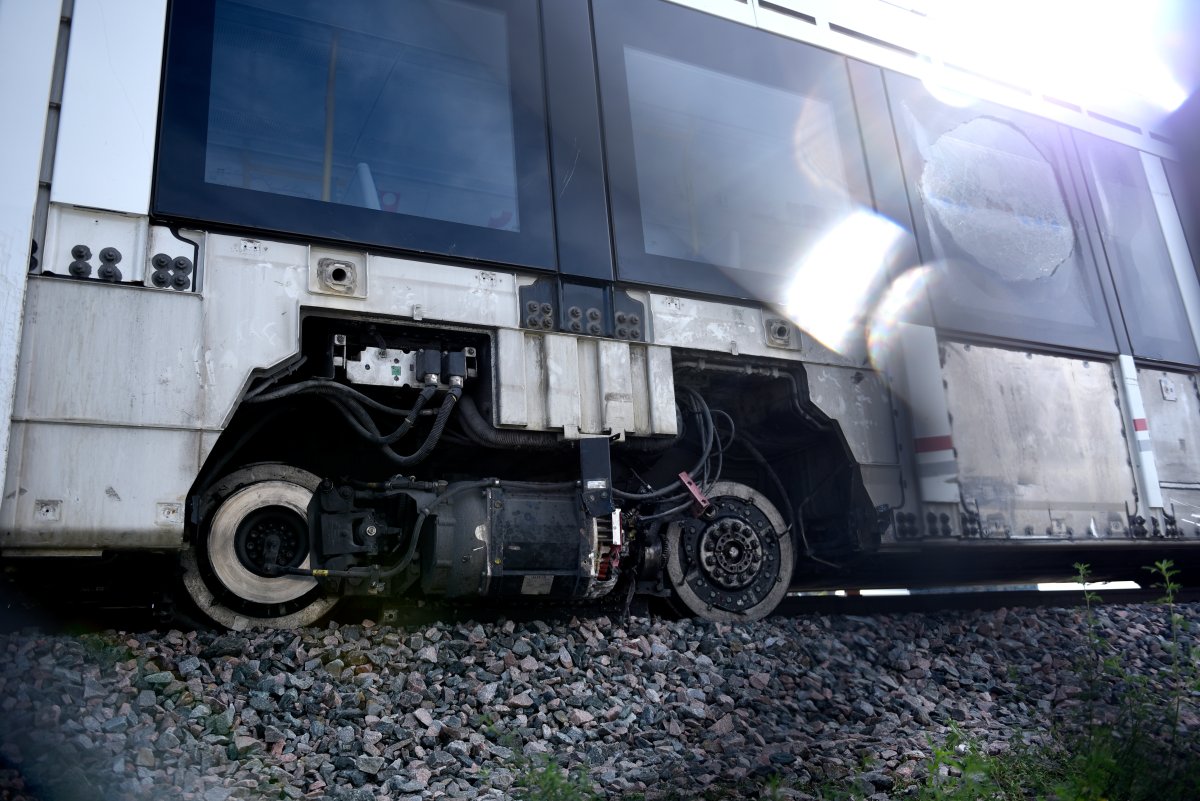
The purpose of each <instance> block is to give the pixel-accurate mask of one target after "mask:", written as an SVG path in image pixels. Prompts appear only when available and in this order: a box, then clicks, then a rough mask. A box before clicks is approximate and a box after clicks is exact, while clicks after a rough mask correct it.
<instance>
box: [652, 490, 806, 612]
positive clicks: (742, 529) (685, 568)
mask: <svg viewBox="0 0 1200 801" xmlns="http://www.w3.org/2000/svg"><path fill="white" fill-rule="evenodd" d="M708 497H709V499H710V500H711V501H712V505H713V509H714V511H715V518H714V519H712V520H701V519H696V518H680V519H678V520H676V521H675V522H674V523H671V524H670V525H669V526H668V528H667V531H666V534H665V536H664V551H665V555H666V568H667V578H668V579H669V580H670V582H671V585H672V587H673V588H674V590H675V592H676V593H678V597H679V600H681V601H682V602H683V603H684V604H685V605H686V606H687V607H688V608H689V609H690V610H691V611H692V612H694V613H696V614H697V615H699V616H701V617H703V618H705V619H707V620H716V621H727V622H737V621H747V620H757V619H759V618H761V617H763V616H764V615H766V614H768V613H769V612H770V611H771V610H772V609H774V608H775V606H776V605H777V604H778V603H779V601H780V600H781V599H782V598H783V596H784V595H785V594H786V593H787V589H788V584H789V582H790V581H791V576H792V541H791V535H790V534H789V533H788V531H787V528H786V526H785V525H784V523H783V518H782V517H781V516H780V514H779V512H778V511H777V510H776V509H775V507H774V505H772V504H771V502H770V501H769V500H767V499H766V498H765V497H764V496H763V495H762V494H761V493H759V492H756V491H755V490H753V489H751V488H750V487H747V486H745V485H744V484H737V483H735V482H731V481H722V482H718V483H717V484H715V485H714V486H713V487H712V489H711V490H710V491H709V493H708Z"/></svg>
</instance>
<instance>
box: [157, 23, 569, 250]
mask: <svg viewBox="0 0 1200 801" xmlns="http://www.w3.org/2000/svg"><path fill="white" fill-rule="evenodd" d="M457 1H458V2H462V3H465V4H468V5H474V6H479V7H482V8H486V9H489V10H500V11H504V12H505V13H506V14H507V15H508V23H509V24H508V28H507V33H508V58H509V81H510V84H509V87H510V102H511V109H512V114H513V129H514V130H513V135H514V151H515V152H514V158H515V169H516V178H517V197H518V208H519V210H520V219H521V223H520V230H519V231H517V232H513V231H505V230H500V229H491V228H485V227H482V226H475V225H469V224H465V223H458V222H451V221H446V220H439V219H434V218H429V217H420V216H415V215H406V214H398V213H393V212H386V211H376V210H372V209H368V208H363V207H359V206H352V205H345V204H340V203H330V202H325V201H321V200H314V199H309V198H300V197H293V196H287V195H280V194H273V193H269V192H261V191H257V190H252V189H245V188H240V187H233V186H227V185H223V184H215V183H208V182H207V181H205V162H206V158H207V142H208V120H209V103H210V88H211V80H212V50H213V43H214V21H215V11H216V4H217V2H218V0H193V1H191V2H187V3H183V2H176V3H172V4H171V8H170V13H169V15H168V23H167V35H166V56H165V60H164V70H163V82H162V87H163V88H162V94H161V103H160V109H159V130H158V148H157V153H156V156H155V171H154V183H153V192H152V197H151V214H152V215H153V216H155V217H156V218H159V219H163V220H167V221H176V222H196V223H204V224H214V225H220V226H227V227H229V228H232V229H241V230H250V231H254V232H255V233H256V234H263V233H271V234H278V235H282V236H285V237H294V238H301V239H304V240H306V241H324V242H335V243H338V244H341V245H347V244H349V245H352V246H353V247H356V248H357V247H362V248H380V249H386V250H402V251H409V252H415V253H421V254H429V255H437V256H442V257H448V258H452V259H469V260H473V261H474V260H478V261H485V262H494V263H500V264H508V265H514V266H518V267H522V268H530V269H535V270H554V269H556V267H557V256H556V250H555V237H554V210H553V197H552V192H551V184H550V143H549V135H548V124H547V111H546V100H545V98H546V88H545V83H546V76H545V74H544V68H543V64H544V62H543V55H542V31H541V17H540V13H539V11H540V10H539V7H538V2H537V0H457Z"/></svg>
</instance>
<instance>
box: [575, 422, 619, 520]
mask: <svg viewBox="0 0 1200 801" xmlns="http://www.w3.org/2000/svg"><path fill="white" fill-rule="evenodd" d="M579 474H580V476H581V477H582V479H583V508H584V509H586V510H587V513H588V515H590V516H591V517H611V516H612V513H613V512H615V511H616V510H617V507H616V506H615V505H614V504H613V497H612V454H611V453H610V452H609V447H608V437H585V438H583V439H581V440H579Z"/></svg>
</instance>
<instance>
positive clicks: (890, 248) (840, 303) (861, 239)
mask: <svg viewBox="0 0 1200 801" xmlns="http://www.w3.org/2000/svg"><path fill="white" fill-rule="evenodd" d="M909 236H911V235H910V234H909V233H908V232H907V231H905V230H904V229H903V228H901V227H900V226H899V225H897V224H896V223H894V222H892V221H891V220H889V219H887V218H886V217H882V216H880V215H878V214H875V213H874V212H871V211H867V210H865V209H858V210H855V211H853V212H851V213H850V214H848V215H847V216H846V217H844V218H843V219H842V220H841V221H840V222H838V223H837V224H836V225H834V226H833V227H832V228H831V229H830V230H829V231H828V232H827V233H826V234H825V235H824V236H823V237H821V239H820V240H818V241H817V242H816V244H814V245H813V246H812V248H811V249H809V251H808V252H807V253H806V254H805V255H804V257H803V259H802V260H801V262H800V264H799V266H798V267H797V269H796V274H795V277H794V278H793V279H792V284H791V286H790V288H789V289H788V293H787V306H786V309H787V314H788V316H789V317H790V318H791V319H792V320H793V321H794V322H795V323H796V324H797V325H799V326H800V327H801V328H803V329H804V330H806V331H807V332H808V333H809V334H810V335H811V336H812V337H814V338H815V339H816V340H817V341H819V342H820V343H821V344H822V345H824V346H825V347H827V348H829V349H830V350H833V351H837V352H839V353H843V352H845V351H846V350H847V348H848V347H849V346H851V345H852V344H854V343H855V341H856V340H858V341H861V336H862V327H863V323H864V321H865V320H866V319H867V314H868V312H869V311H870V309H871V307H872V305H873V304H874V301H875V299H876V298H878V297H879V296H880V293H881V292H883V290H884V288H885V286H886V283H887V280H888V272H889V268H890V267H891V266H892V263H893V262H894V260H895V258H896V255H897V254H898V253H899V251H900V248H901V246H902V245H903V243H904V242H905V239H906V238H907V237H909Z"/></svg>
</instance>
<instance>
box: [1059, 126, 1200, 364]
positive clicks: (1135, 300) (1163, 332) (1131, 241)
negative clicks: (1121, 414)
mask: <svg viewBox="0 0 1200 801" xmlns="http://www.w3.org/2000/svg"><path fill="white" fill-rule="evenodd" d="M1075 140H1076V142H1077V143H1078V145H1079V150H1080V153H1081V155H1082V156H1083V161H1084V166H1085V171H1086V173H1087V175H1088V178H1089V181H1090V183H1091V188H1092V192H1093V197H1092V203H1093V206H1094V207H1095V211H1096V217H1097V218H1098V220H1099V221H1100V236H1101V238H1102V240H1103V242H1104V252H1105V255H1106V256H1107V258H1108V265H1109V269H1110V270H1112V273H1113V280H1114V281H1115V282H1116V285H1117V298H1118V300H1119V302H1120V306H1121V314H1122V316H1123V317H1124V319H1125V327H1126V329H1127V330H1128V331H1129V338H1130V341H1131V342H1132V344H1133V355H1135V356H1141V357H1144V358H1148V359H1160V360H1166V361H1174V362H1186V363H1190V364H1195V363H1196V357H1197V354H1196V345H1195V342H1194V341H1193V339H1192V330H1191V327H1190V326H1189V325H1188V319H1187V312H1186V311H1185V309H1184V306H1183V299H1182V298H1181V297H1180V293H1179V283H1178V281H1177V280H1176V278H1175V268H1174V266H1173V265H1172V264H1171V255H1170V253H1169V252H1168V251H1167V243H1166V240H1165V239H1164V238H1163V232H1162V227H1161V226H1160V225H1159V221H1158V212H1157V210H1156V209H1155V207H1154V197H1153V196H1152V195H1151V194H1150V186H1149V184H1148V183H1147V182H1146V172H1145V169H1144V168H1143V167H1142V159H1141V156H1140V155H1139V154H1138V152H1137V151H1136V150H1133V149H1131V148H1128V147H1124V146H1122V145H1118V144H1117V143H1115V142H1109V141H1108V140H1105V139H1100V138H1098V137H1095V136H1090V135H1088V134H1085V133H1081V132H1078V131H1077V132H1075Z"/></svg>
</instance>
